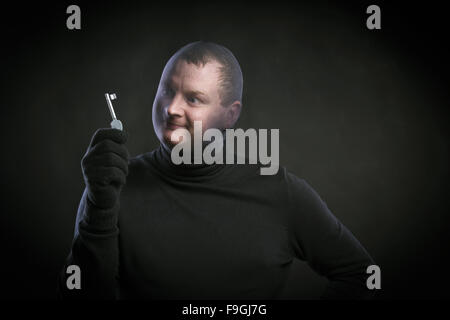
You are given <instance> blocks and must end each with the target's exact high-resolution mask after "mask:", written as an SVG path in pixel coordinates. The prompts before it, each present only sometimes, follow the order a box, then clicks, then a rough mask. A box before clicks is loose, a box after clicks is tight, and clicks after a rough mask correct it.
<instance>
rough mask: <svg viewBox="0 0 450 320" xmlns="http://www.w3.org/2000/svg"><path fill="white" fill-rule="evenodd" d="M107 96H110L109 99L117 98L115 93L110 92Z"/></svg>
mask: <svg viewBox="0 0 450 320" xmlns="http://www.w3.org/2000/svg"><path fill="white" fill-rule="evenodd" d="M109 97H110V98H111V100H116V99H117V95H116V94H115V93H111V94H110V95H109Z"/></svg>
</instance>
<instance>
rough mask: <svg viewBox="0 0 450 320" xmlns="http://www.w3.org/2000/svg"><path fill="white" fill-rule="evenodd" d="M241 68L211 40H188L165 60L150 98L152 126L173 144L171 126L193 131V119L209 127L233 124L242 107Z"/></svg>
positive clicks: (228, 126) (162, 140)
mask: <svg viewBox="0 0 450 320" xmlns="http://www.w3.org/2000/svg"><path fill="white" fill-rule="evenodd" d="M242 85H243V80H242V71H241V68H240V66H239V63H238V62H237V60H236V58H235V57H234V56H233V54H232V53H231V52H230V51H229V50H228V49H226V48H225V47H223V46H220V45H218V44H215V43H210V42H202V41H199V42H194V43H190V44H188V45H186V46H184V47H182V48H181V49H180V50H178V51H177V52H176V53H175V54H174V55H173V56H172V57H171V58H170V59H169V61H168V62H167V64H166V66H165V68H164V70H163V73H162V76H161V80H160V83H159V86H158V91H157V93H156V96H155V101H154V102H153V116H152V117H153V127H154V129H155V132H156V135H157V136H158V139H159V140H160V141H161V143H163V144H164V145H165V146H167V147H169V148H172V147H173V145H174V144H176V143H174V142H172V141H171V139H170V137H171V134H172V132H173V131H174V130H176V129H178V128H185V129H187V130H188V131H189V132H190V133H191V137H193V133H194V121H202V129H203V132H204V131H205V130H207V129H209V128H218V129H220V130H225V129H227V128H232V127H233V126H234V124H235V123H236V121H237V119H238V118H239V115H240V111H241V107H242Z"/></svg>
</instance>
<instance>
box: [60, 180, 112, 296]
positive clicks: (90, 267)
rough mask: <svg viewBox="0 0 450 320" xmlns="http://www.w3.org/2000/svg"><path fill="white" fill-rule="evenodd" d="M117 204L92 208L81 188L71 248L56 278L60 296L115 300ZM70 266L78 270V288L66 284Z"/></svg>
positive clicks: (85, 192)
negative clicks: (104, 207)
mask: <svg viewBox="0 0 450 320" xmlns="http://www.w3.org/2000/svg"><path fill="white" fill-rule="evenodd" d="M118 209H119V208H118V204H117V205H116V206H115V207H113V208H110V209H100V208H97V207H95V206H94V205H93V204H92V203H91V202H90V200H89V199H88V197H87V191H86V189H85V190H84V193H83V196H82V198H81V201H80V205H79V207H78V213H77V218H76V222H75V235H74V239H73V242H72V249H71V251H70V254H69V256H68V257H67V259H66V263H65V265H64V267H63V269H62V270H61V272H60V275H59V278H58V295H59V298H61V299H76V298H83V299H85V298H87V299H99V298H100V299H115V298H116V295H115V292H116V287H117V277H118V265H119V252H118V235H119V230H118V228H117V216H118ZM69 265H77V266H79V268H80V270H81V289H80V290H78V289H72V290H69V289H68V288H67V285H66V281H67V278H68V277H69V276H70V274H67V273H66V270H67V267H68V266H69Z"/></svg>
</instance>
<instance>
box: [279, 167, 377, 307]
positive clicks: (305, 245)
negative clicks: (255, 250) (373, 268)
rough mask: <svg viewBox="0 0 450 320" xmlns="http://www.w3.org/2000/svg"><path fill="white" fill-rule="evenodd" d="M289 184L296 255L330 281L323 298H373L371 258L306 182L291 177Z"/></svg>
mask: <svg viewBox="0 0 450 320" xmlns="http://www.w3.org/2000/svg"><path fill="white" fill-rule="evenodd" d="M287 181H288V190H289V204H290V212H291V233H292V244H293V249H294V253H295V254H296V256H297V257H298V258H299V259H301V260H305V261H307V262H308V264H309V265H310V266H311V267H312V268H313V270H315V271H316V272H317V273H318V274H320V275H322V276H325V277H326V278H327V279H328V280H329V283H328V285H327V287H326V290H325V292H324V293H323V294H322V296H321V298H322V299H371V298H373V296H374V292H373V290H369V289H368V288H367V286H366V281H367V277H368V276H369V275H368V274H367V273H366V269H367V267H368V266H369V265H372V264H375V262H374V260H373V259H372V257H371V256H370V255H369V254H368V253H367V251H366V250H365V249H364V247H363V246H362V245H361V244H360V243H359V241H358V240H357V239H356V238H355V237H354V236H353V234H352V233H351V232H350V231H349V230H348V229H347V228H346V227H345V226H344V225H343V224H342V223H341V222H340V221H339V220H338V219H337V218H336V217H335V216H334V215H333V214H332V213H331V211H330V210H329V209H328V207H327V205H326V203H325V202H324V201H322V199H321V198H320V197H319V195H318V194H317V193H316V192H315V191H314V190H313V189H312V188H311V187H310V186H309V185H308V184H307V183H306V181H304V180H303V179H299V178H298V177H296V176H294V175H292V174H290V173H288V174H287Z"/></svg>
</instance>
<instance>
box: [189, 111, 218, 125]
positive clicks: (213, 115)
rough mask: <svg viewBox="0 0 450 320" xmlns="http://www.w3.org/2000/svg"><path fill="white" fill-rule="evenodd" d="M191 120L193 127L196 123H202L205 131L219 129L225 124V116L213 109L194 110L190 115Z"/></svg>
mask: <svg viewBox="0 0 450 320" xmlns="http://www.w3.org/2000/svg"><path fill="white" fill-rule="evenodd" d="M189 118H190V119H189V122H190V123H191V125H192V127H193V126H194V121H202V128H203V131H205V130H207V129H209V128H219V127H221V126H222V122H223V121H222V120H223V115H222V114H221V112H220V111H218V110H213V109H212V108H210V109H208V108H204V109H198V110H192V112H190V114H189Z"/></svg>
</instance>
